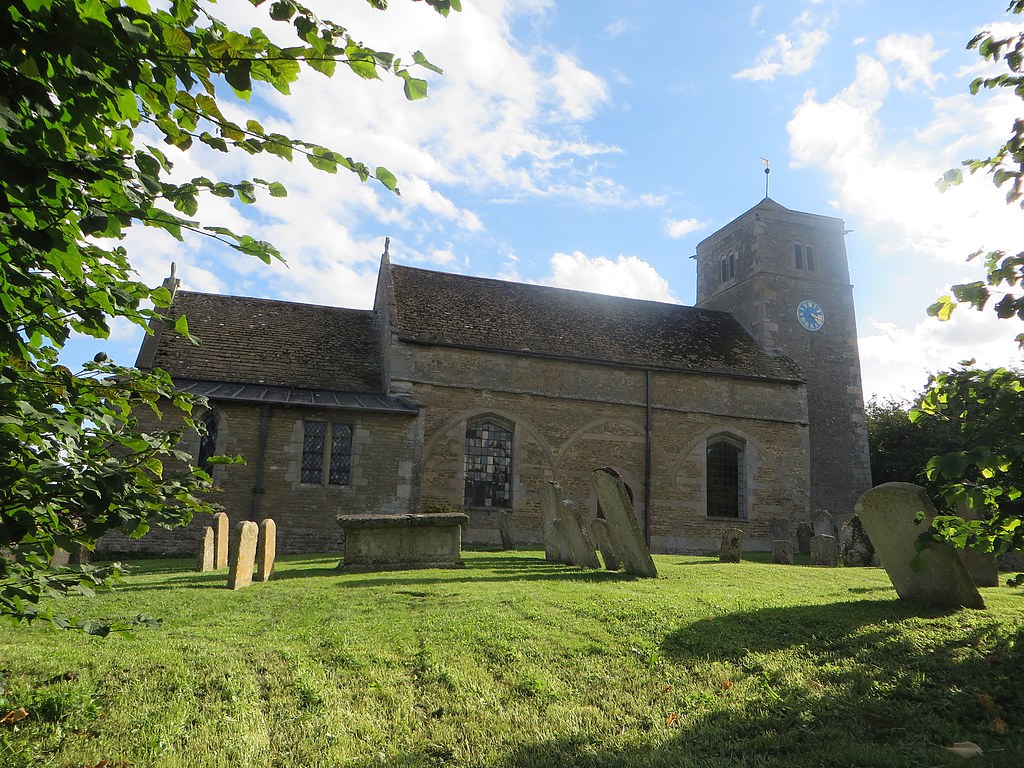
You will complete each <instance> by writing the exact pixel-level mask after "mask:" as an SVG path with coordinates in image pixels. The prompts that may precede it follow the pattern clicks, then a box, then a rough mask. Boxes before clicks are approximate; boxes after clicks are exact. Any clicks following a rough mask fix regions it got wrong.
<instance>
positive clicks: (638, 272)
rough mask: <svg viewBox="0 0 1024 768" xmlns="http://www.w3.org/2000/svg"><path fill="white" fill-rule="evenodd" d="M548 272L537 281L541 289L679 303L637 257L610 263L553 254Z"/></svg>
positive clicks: (662, 280)
mask: <svg viewBox="0 0 1024 768" xmlns="http://www.w3.org/2000/svg"><path fill="white" fill-rule="evenodd" d="M551 269H552V274H551V276H549V277H547V278H544V279H542V280H540V281H539V282H540V283H541V284H542V285H553V286H556V287H559V288H572V289H575V290H579V291H590V292H591V293H603V294H607V295H609V296H624V297H627V298H631V299H650V300H652V301H666V302H671V303H674V304H677V303H679V302H678V299H676V298H675V297H674V296H673V295H672V291H671V290H670V289H669V285H668V281H667V280H666V279H665V278H664V277H662V276H661V275H660V274H658V271H657V270H656V269H655V268H654V267H653V266H651V265H650V264H648V263H647V262H646V261H642V260H641V259H639V258H637V257H636V256H622V255H620V256H619V257H618V258H617V259H616V260H615V261H612V260H611V259H609V258H607V257H605V256H596V257H594V258H590V257H588V256H587V255H586V254H584V253H582V252H580V251H574V252H573V253H556V254H555V255H554V256H552V257H551Z"/></svg>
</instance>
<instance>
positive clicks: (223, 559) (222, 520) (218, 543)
mask: <svg viewBox="0 0 1024 768" xmlns="http://www.w3.org/2000/svg"><path fill="white" fill-rule="evenodd" d="M230 522H231V521H230V520H228V516H227V515H226V514H225V513H224V512H217V513H216V514H214V516H213V567H214V569H215V570H220V569H221V568H227V567H228V526H229V525H230Z"/></svg>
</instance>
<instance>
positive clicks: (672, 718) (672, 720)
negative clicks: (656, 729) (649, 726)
mask: <svg viewBox="0 0 1024 768" xmlns="http://www.w3.org/2000/svg"><path fill="white" fill-rule="evenodd" d="M665 725H667V726H668V727H669V728H671V727H672V726H673V725H679V715H677V714H676V713H675V712H670V713H669V715H668V717H667V718H665Z"/></svg>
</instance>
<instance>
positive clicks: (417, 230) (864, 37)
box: [70, 0, 1024, 397]
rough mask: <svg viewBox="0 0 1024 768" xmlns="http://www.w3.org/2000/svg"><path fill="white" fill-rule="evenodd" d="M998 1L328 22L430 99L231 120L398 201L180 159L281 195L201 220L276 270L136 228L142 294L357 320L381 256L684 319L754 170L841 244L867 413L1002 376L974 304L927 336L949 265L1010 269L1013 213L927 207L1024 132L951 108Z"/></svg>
mask: <svg viewBox="0 0 1024 768" xmlns="http://www.w3.org/2000/svg"><path fill="white" fill-rule="evenodd" d="M1005 5H1006V2H1005V0H976V1H975V2H971V3H964V2H962V0H927V1H925V0H921V1H920V2H918V1H917V0H900V2H886V3H883V2H878V1H877V0H775V1H772V2H769V1H768V0H763V1H762V2H749V1H748V2H734V1H732V0H722V1H720V2H716V3H681V2H678V0H674V1H672V0H635V2H632V3H628V4H623V3H621V2H610V1H605V0H589V1H588V2H567V1H566V0H560V1H556V0H463V7H464V12H463V13H461V14H454V13H453V14H452V15H451V16H450V17H449V18H448V19H447V20H444V19H441V18H440V17H438V16H436V15H435V14H433V13H432V12H431V11H430V10H429V9H428V8H426V7H425V5H424V4H422V3H410V2H406V0H394V2H393V3H392V6H393V7H392V8H391V9H389V10H388V11H387V12H386V13H383V14H382V13H376V12H372V11H371V10H370V9H369V7H368V6H366V5H365V4H361V3H346V4H335V3H324V11H323V15H325V16H328V17H332V13H335V12H337V13H340V12H341V11H343V12H344V13H345V14H347V15H345V16H344V17H341V16H335V17H333V18H334V19H335V20H336V21H338V22H340V23H343V24H345V25H346V26H347V27H348V28H349V29H350V30H351V31H352V32H353V34H354V35H355V36H356V37H357V38H359V39H362V40H363V41H365V42H366V43H367V44H370V45H373V46H375V47H378V48H381V49H384V50H390V51H394V52H396V53H400V54H406V55H408V54H409V53H411V52H412V51H414V50H418V49H420V50H423V51H424V53H426V55H427V57H428V58H429V59H430V60H431V61H432V62H434V63H435V64H437V65H439V66H441V67H443V68H444V70H445V75H444V77H435V76H433V75H431V76H430V77H429V79H430V98H429V99H428V100H426V101H419V102H412V103H411V102H407V101H405V100H404V98H403V97H402V95H401V85H400V83H399V82H398V81H397V80H396V81H394V82H392V81H391V80H390V79H389V80H386V81H384V82H375V83H368V82H362V81H358V80H356V79H355V78H354V77H353V76H349V75H347V74H346V73H345V72H343V71H340V70H339V73H338V75H337V76H336V77H335V78H334V79H333V80H328V79H325V78H323V77H321V76H319V75H316V74H313V73H311V74H310V75H308V76H307V77H305V78H304V79H303V81H302V82H301V83H300V84H298V85H297V86H296V87H294V88H293V95H292V96H291V97H288V98H283V97H279V96H277V95H276V94H275V93H273V92H269V93H262V94H257V95H256V97H255V98H254V100H253V102H252V103H251V104H250V105H244V106H243V105H238V106H235V107H232V109H233V110H234V112H235V114H236V115H237V116H241V115H242V114H243V112H242V110H245V109H249V110H252V111H255V112H256V113H257V115H258V117H259V118H260V119H261V122H263V124H264V125H265V126H267V127H268V128H269V127H271V126H274V127H275V128H277V129H280V130H282V131H283V132H285V133H289V134H291V135H294V136H299V137H302V138H306V139H309V140H312V141H317V142H320V143H323V144H326V145H328V146H331V147H333V148H335V149H338V150H339V151H342V152H344V153H345V154H349V155H353V156H355V157H357V158H359V159H362V160H364V161H365V162H367V163H368V164H370V165H376V164H380V165H384V166H386V167H388V168H389V169H391V170H392V171H393V172H394V173H396V174H397V175H398V177H399V179H400V187H401V189H402V193H403V194H402V197H400V198H399V197H395V196H393V195H391V194H389V193H387V192H386V191H385V190H384V189H383V188H382V187H380V186H379V185H375V184H359V183H358V181H357V180H356V179H355V178H354V177H352V176H351V175H348V174H345V175H338V176H331V175H327V174H322V173H318V172H316V171H314V170H313V169H312V168H311V166H309V165H307V164H306V163H304V162H302V161H296V162H295V163H294V164H293V165H290V166H289V165H288V164H285V163H281V162H279V161H277V160H276V159H275V158H250V157H247V156H241V155H239V156H232V155H220V154H217V153H213V152H210V153H203V152H190V153H188V154H187V155H182V156H181V157H180V158H178V159H177V160H176V172H177V173H178V174H180V175H181V176H182V177H191V176H193V175H198V174H200V173H204V174H211V173H212V174H217V175H219V176H220V177H221V178H224V179H231V178H233V177H238V178H240V177H242V176H259V177H263V178H270V179H277V180H280V181H283V182H284V183H285V185H286V186H287V187H288V189H289V196H288V198H286V199H284V200H276V199H270V198H269V197H267V198H265V199H262V200H261V201H260V203H259V204H258V206H256V207H245V206H238V205H232V204H230V203H227V202H225V201H222V200H218V199H214V200H211V201H210V202H209V204H208V205H205V206H204V207H203V208H201V210H200V212H201V214H202V217H203V218H204V220H205V221H207V222H208V223H218V224H226V225H228V226H234V227H238V228H243V229H247V231H249V232H250V233H251V234H253V235H255V236H257V237H259V238H261V239H268V240H271V241H272V242H274V243H275V244H276V245H278V246H279V247H280V248H281V249H282V251H283V252H284V254H285V255H286V258H287V260H288V264H287V266H283V265H275V266H271V267H267V266H264V265H263V264H261V263H259V262H257V261H255V260H251V259H246V258H244V257H241V256H239V255H236V254H234V253H232V252H229V251H225V250H222V249H217V248H214V247H212V245H211V244H210V243H206V242H199V241H187V242H186V243H185V244H184V245H182V244H179V243H176V242H175V241H173V240H171V239H169V238H167V237H166V236H164V235H162V234H161V233H159V232H156V231H152V230H140V231H138V232H133V233H132V234H131V236H130V237H129V239H128V241H127V243H126V246H127V247H128V248H129V252H130V253H131V254H132V259H133V263H134V264H135V265H136V267H137V269H138V270H139V273H140V274H141V275H142V277H143V278H144V279H146V280H147V281H150V282H152V283H157V282H159V281H160V280H161V279H162V277H163V276H165V275H166V274H167V273H168V271H169V265H170V262H171V261H176V262H177V264H178V276H179V277H180V278H181V280H182V286H183V287H184V288H187V289H190V290H200V291H212V292H219V293H231V294H244V295H252V296H263V297H269V298H280V299H287V300H292V301H308V302H312V303H321V304H332V305H338V306H352V307H368V306H370V304H371V303H372V297H373V285H374V282H375V279H376V269H377V264H378V261H379V257H380V253H381V251H382V249H383V243H384V238H385V237H386V236H388V237H390V238H391V241H392V244H391V254H392V259H393V260H394V261H395V262H397V263H403V264H409V265H415V266H422V267H425V268H431V269H441V270H447V271H454V272H462V273H466V274H472V275H482V276H490V277H503V278H508V279H515V280H521V281H527V282H537V283H544V284H550V285H558V286H563V287H571V288H580V289H585V290H594V291H600V292H605V293H616V294H620V295H628V296H634V297H639V298H650V299H658V300H664V301H676V302H681V303H686V304H690V303H692V302H693V300H694V288H695V265H694V262H693V260H691V259H690V258H689V256H690V255H692V254H693V252H694V248H695V246H696V244H697V243H698V242H699V241H700V240H702V239H703V238H705V237H707V236H708V235H710V234H711V233H712V232H714V231H715V230H716V229H718V228H720V227H722V226H724V225H725V224H727V223H728V222H729V221H730V220H732V219H733V218H735V217H736V216H738V215H739V214H741V213H743V212H744V211H746V210H747V209H748V208H750V207H752V206H753V205H755V204H756V203H757V202H758V201H759V200H760V199H761V198H762V197H763V196H764V174H763V168H764V166H763V164H762V162H761V159H760V158H762V157H764V158H768V159H770V161H771V168H772V174H771V197H772V198H773V199H775V200H776V201H778V202H779V203H781V204H782V205H785V206H787V207H789V208H793V209H797V210H803V211H809V212H813V213H822V214H827V215H831V216H838V217H841V218H844V219H845V220H846V223H847V228H849V229H852V230H853V232H852V233H851V234H850V236H849V237H848V239H847V248H848V252H849V256H850V262H851V275H852V280H853V283H854V286H855V298H856V302H857V313H858V330H859V335H860V349H861V358H862V368H863V371H864V380H865V395H866V397H870V396H871V395H872V394H877V395H882V396H885V395H890V394H895V395H906V394H911V393H913V392H915V391H917V390H919V389H920V388H921V386H922V385H923V384H924V381H925V378H926V376H927V372H928V371H934V370H940V369H942V368H945V367H949V366H951V365H953V364H955V363H956V362H957V361H959V360H962V359H966V358H970V357H976V358H978V360H979V362H981V363H982V364H987V365H994V364H1008V363H1009V364H1017V363H1019V361H1020V354H1019V353H1018V351H1017V350H1016V347H1015V345H1014V344H1013V343H1012V341H1010V339H1012V337H1013V336H1014V335H1015V334H1016V333H1017V332H1019V331H1020V330H1024V328H1021V327H1018V325H1019V324H1018V325H1014V324H1013V323H1008V322H1005V321H1004V322H998V321H996V320H995V319H994V316H993V317H989V315H991V314H992V313H987V314H979V313H974V312H968V311H966V310H959V311H958V312H957V313H956V314H955V316H954V321H953V322H951V323H946V324H939V323H938V322H937V321H933V320H929V319H928V318H926V317H925V308H926V307H927V305H928V304H929V303H931V302H932V301H933V300H934V299H935V298H936V297H937V296H939V295H940V294H941V293H943V292H944V291H945V290H946V288H947V287H948V286H949V284H951V283H953V282H958V281H964V280H968V279H976V278H977V276H978V275H979V274H980V271H979V269H978V268H977V267H976V266H971V265H968V264H967V263H966V262H965V261H964V258H965V256H966V255H967V254H969V253H971V252H973V251H974V250H976V249H978V248H982V247H984V248H1004V249H1007V250H1010V249H1013V251H1014V252H1016V251H1017V250H1019V249H1020V240H1021V237H1020V235H1021V232H1022V227H1021V224H1022V222H1024V213H1022V212H1021V211H1020V210H1019V209H1016V208H1007V207H1006V206H1005V204H1004V203H1003V202H1002V197H1001V195H1000V194H999V192H998V191H997V190H995V189H994V188H992V185H991V184H990V183H989V182H988V180H987V179H985V178H980V177H979V178H975V179H971V180H969V181H968V182H967V183H965V184H964V185H963V186H962V187H959V188H956V189H955V190H953V191H951V192H947V193H946V194H944V195H940V194H939V193H938V192H937V190H936V189H935V186H934V182H935V180H936V179H937V178H938V177H939V176H940V175H941V174H942V172H943V171H945V170H946V169H947V168H950V167H952V166H954V165H957V164H958V162H959V160H961V159H963V158H965V157H970V156H978V155H984V154H987V153H988V152H989V151H990V150H992V149H994V148H995V147H996V146H998V144H1000V143H1001V142H1002V141H1003V140H1004V139H1005V137H1006V135H1008V133H1009V129H1010V126H1011V124H1012V121H1013V118H1014V116H1015V115H1017V114H1021V113H1024V105H1022V104H1021V102H1020V100H1015V99H1014V98H1012V96H1008V95H1004V94H992V93H986V94H983V95H981V96H979V97H973V98H972V97H971V96H970V95H969V94H968V91H967V86H968V83H969V82H970V80H971V79H973V78H974V77H976V76H977V75H978V74H981V73H983V72H984V71H986V70H985V69H984V67H983V65H982V63H981V60H980V59H979V57H978V56H977V55H976V54H975V53H973V52H967V51H965V50H964V46H965V43H966V41H967V40H968V39H969V38H970V37H972V36H973V34H974V33H975V32H976V31H978V30H980V29H981V28H986V27H991V26H992V25H993V24H998V25H1000V27H1006V28H1007V29H1009V28H1013V29H1015V28H1016V24H1015V23H1014V20H1013V19H1011V18H1008V17H1006V16H1004V15H1003V11H1004V9H1005ZM218 8H219V9H220V12H221V13H222V14H223V15H224V16H225V17H227V18H229V19H232V20H234V21H237V22H238V23H241V24H245V25H246V26H249V25H252V24H259V25H260V26H263V27H264V28H267V27H268V26H269V25H270V24H271V23H270V22H262V21H260V20H259V19H258V18H257V17H256V16H254V12H253V11H251V10H249V9H247V8H245V7H242V6H241V5H236V4H234V3H232V2H228V3H220V4H218ZM339 9H340V10H339ZM1007 25H1009V26H1007ZM139 341H140V335H139V333H138V332H137V331H133V330H132V329H130V328H127V327H126V326H123V325H118V326H116V327H115V333H114V337H113V339H112V340H111V341H110V342H109V343H108V344H106V345H105V348H107V349H108V350H110V351H111V352H112V353H113V355H114V357H115V358H116V359H117V360H118V361H119V362H129V363H130V362H132V361H133V360H134V355H135V352H136V351H137V348H138V344H139ZM296 343H301V339H296ZM90 349H91V348H90ZM88 351H89V349H87V345H75V346H74V347H73V348H72V349H71V350H70V352H71V353H72V354H75V353H82V354H85V353H86V352H88Z"/></svg>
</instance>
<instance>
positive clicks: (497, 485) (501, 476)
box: [465, 416, 513, 507]
mask: <svg viewBox="0 0 1024 768" xmlns="http://www.w3.org/2000/svg"><path fill="white" fill-rule="evenodd" d="M512 436H513V435H512V429H511V425H508V426H507V427H506V426H503V425H502V424H498V423H497V422H496V421H495V419H494V417H493V416H492V417H487V418H484V419H481V420H479V421H474V422H471V423H470V424H469V425H468V426H467V428H466V465H465V466H466V493H465V504H466V506H467V507H511V506H512Z"/></svg>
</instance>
